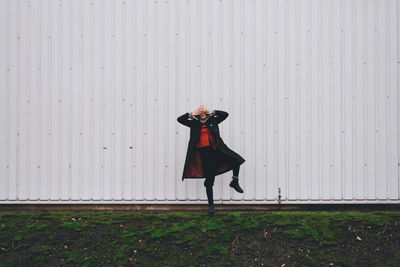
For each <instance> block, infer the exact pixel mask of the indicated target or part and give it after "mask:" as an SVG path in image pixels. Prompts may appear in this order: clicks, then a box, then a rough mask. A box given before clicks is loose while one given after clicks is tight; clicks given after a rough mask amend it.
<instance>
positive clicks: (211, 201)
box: [206, 186, 215, 214]
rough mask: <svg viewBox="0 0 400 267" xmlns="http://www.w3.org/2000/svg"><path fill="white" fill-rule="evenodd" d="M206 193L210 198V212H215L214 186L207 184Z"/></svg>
mask: <svg viewBox="0 0 400 267" xmlns="http://www.w3.org/2000/svg"><path fill="white" fill-rule="evenodd" d="M206 193H207V199H208V213H209V214H214V212H215V211H214V198H213V189H212V186H206Z"/></svg>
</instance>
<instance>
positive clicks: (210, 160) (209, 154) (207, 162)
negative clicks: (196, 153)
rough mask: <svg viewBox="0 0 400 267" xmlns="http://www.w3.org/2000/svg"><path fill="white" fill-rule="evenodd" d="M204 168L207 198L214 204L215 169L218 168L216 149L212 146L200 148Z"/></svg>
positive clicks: (209, 202)
mask: <svg viewBox="0 0 400 267" xmlns="http://www.w3.org/2000/svg"><path fill="white" fill-rule="evenodd" d="M200 152H201V156H202V162H203V170H204V174H205V177H206V179H205V181H204V186H205V188H206V193H207V200H208V204H209V205H214V198H213V186H214V181H215V169H216V155H215V151H213V150H212V148H211V147H204V148H201V149H200Z"/></svg>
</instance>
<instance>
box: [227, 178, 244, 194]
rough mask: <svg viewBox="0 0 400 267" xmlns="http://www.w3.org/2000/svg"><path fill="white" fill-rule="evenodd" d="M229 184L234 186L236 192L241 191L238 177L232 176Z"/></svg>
mask: <svg viewBox="0 0 400 267" xmlns="http://www.w3.org/2000/svg"><path fill="white" fill-rule="evenodd" d="M229 186H230V187H232V188H234V189H235V190H236V191H237V192H239V193H243V189H242V188H241V187H240V185H239V178H238V177H235V176H233V177H232V181H231V183H230V184H229Z"/></svg>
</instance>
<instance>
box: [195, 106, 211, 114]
mask: <svg viewBox="0 0 400 267" xmlns="http://www.w3.org/2000/svg"><path fill="white" fill-rule="evenodd" d="M202 112H204V113H205V114H208V115H209V114H211V112H212V111H211V109H209V108H208V107H206V106H205V105H200V106H199V107H197V108H196V109H195V110H194V113H195V114H198V115H200V114H201V113H202Z"/></svg>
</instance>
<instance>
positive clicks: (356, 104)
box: [0, 0, 400, 203]
mask: <svg viewBox="0 0 400 267" xmlns="http://www.w3.org/2000/svg"><path fill="white" fill-rule="evenodd" d="M399 10H400V7H399V1H396V0H385V1H382V0H370V1H362V0H351V1H348V0H330V1H328V0H324V1H321V0H302V1H296V0H287V1H284V0H240V1H239V0H238V1H236V0H232V1H227V0H221V1H219V0H208V1H200V0H196V1H194V0H187V1H180V0H165V1H147V0H118V1H111V0H63V1H54V0H40V1H33V0H1V1H0V125H1V130H0V147H1V150H0V200H1V203H15V202H21V203H48V202H57V203H61V202H62V203H65V202H67V203H68V201H77V202H81V203H88V202H96V203H108V202H110V201H113V202H118V203H120V202H122V203H142V202H150V203H177V202H179V203H193V202H199V201H203V202H204V203H206V194H205V188H204V186H203V181H204V180H203V179H201V180H185V181H184V182H182V181H181V174H182V171H183V163H184V159H185V153H186V148H187V142H188V139H189V130H188V128H186V127H184V126H183V125H180V124H178V123H177V121H176V118H177V117H178V116H179V115H181V114H183V113H185V112H189V111H192V110H194V108H195V107H197V106H198V105H199V104H205V105H207V106H209V107H211V108H213V109H221V110H225V111H227V112H229V114H230V115H229V117H228V119H227V120H225V121H224V122H223V123H222V124H221V125H220V129H221V134H222V136H223V138H224V140H225V142H226V143H227V144H228V146H229V147H231V148H232V149H233V150H234V151H236V152H238V153H239V154H240V155H242V156H243V157H244V158H245V159H246V162H245V164H243V165H242V166H241V170H240V175H239V176H240V180H241V185H242V187H243V188H244V194H238V193H236V192H235V191H233V189H231V188H230V187H229V186H228V184H229V182H230V177H231V174H232V173H226V174H223V175H221V176H217V178H216V182H215V186H214V198H215V202H216V203H221V202H224V203H229V202H235V203H237V202H238V201H239V203H275V202H276V201H277V200H278V190H279V188H280V190H281V200H282V203H290V202H295V203H319V202H325V203H344V202H349V203H365V202H368V203H384V202H396V203H399V202H400V201H399V124H400V123H399V122H400V119H399V85H398V78H399V68H398V66H399V62H400V58H399V54H398V48H399V41H400V40H399V29H400V28H399V26H400V25H399V19H398V17H399ZM39 200H40V201H39Z"/></svg>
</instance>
